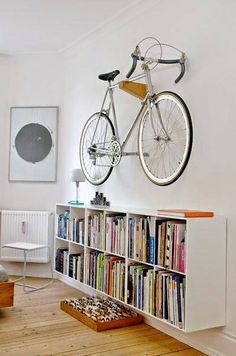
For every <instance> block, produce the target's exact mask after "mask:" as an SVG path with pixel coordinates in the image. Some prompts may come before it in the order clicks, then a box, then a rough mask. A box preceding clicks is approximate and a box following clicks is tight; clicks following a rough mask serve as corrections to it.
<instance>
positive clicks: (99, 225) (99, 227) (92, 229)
mask: <svg viewBox="0 0 236 356" xmlns="http://www.w3.org/2000/svg"><path fill="white" fill-rule="evenodd" d="M88 246H90V247H94V248H98V249H101V250H105V237H104V215H103V213H102V212H101V213H100V212H96V213H94V214H91V215H89V217H88Z"/></svg>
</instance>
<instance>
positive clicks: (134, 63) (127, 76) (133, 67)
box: [126, 54, 138, 78]
mask: <svg viewBox="0 0 236 356" xmlns="http://www.w3.org/2000/svg"><path fill="white" fill-rule="evenodd" d="M131 56H132V58H133V63H132V67H131V68H130V70H129V72H128V73H127V74H126V78H130V77H131V75H132V74H133V72H134V71H135V69H136V66H137V61H138V57H137V56H135V55H133V54H131Z"/></svg>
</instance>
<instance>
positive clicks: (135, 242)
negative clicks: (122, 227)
mask: <svg viewBox="0 0 236 356" xmlns="http://www.w3.org/2000/svg"><path fill="white" fill-rule="evenodd" d="M155 224H156V218H155V217H153V216H152V217H132V218H129V221H128V255H129V257H130V258H132V259H135V260H138V261H142V262H147V263H151V264H156V252H155V251H156V247H157V246H156V236H155Z"/></svg>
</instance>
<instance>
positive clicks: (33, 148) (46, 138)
mask: <svg viewBox="0 0 236 356" xmlns="http://www.w3.org/2000/svg"><path fill="white" fill-rule="evenodd" d="M15 147H16V151H17V153H18V154H19V156H20V157H21V158H22V159H23V160H25V161H27V162H31V163H37V162H40V161H42V160H43V159H44V158H45V157H47V155H48V154H49V152H50V151H51V148H52V137H51V134H50V132H49V130H48V129H47V128H46V127H45V126H43V125H40V124H35V123H31V124H27V125H25V126H23V127H22V128H21V129H20V131H19V132H18V134H17V135H16V138H15Z"/></svg>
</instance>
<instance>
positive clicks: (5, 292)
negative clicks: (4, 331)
mask: <svg viewBox="0 0 236 356" xmlns="http://www.w3.org/2000/svg"><path fill="white" fill-rule="evenodd" d="M13 301H14V283H13V282H3V283H0V308H5V307H12V306H13Z"/></svg>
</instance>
